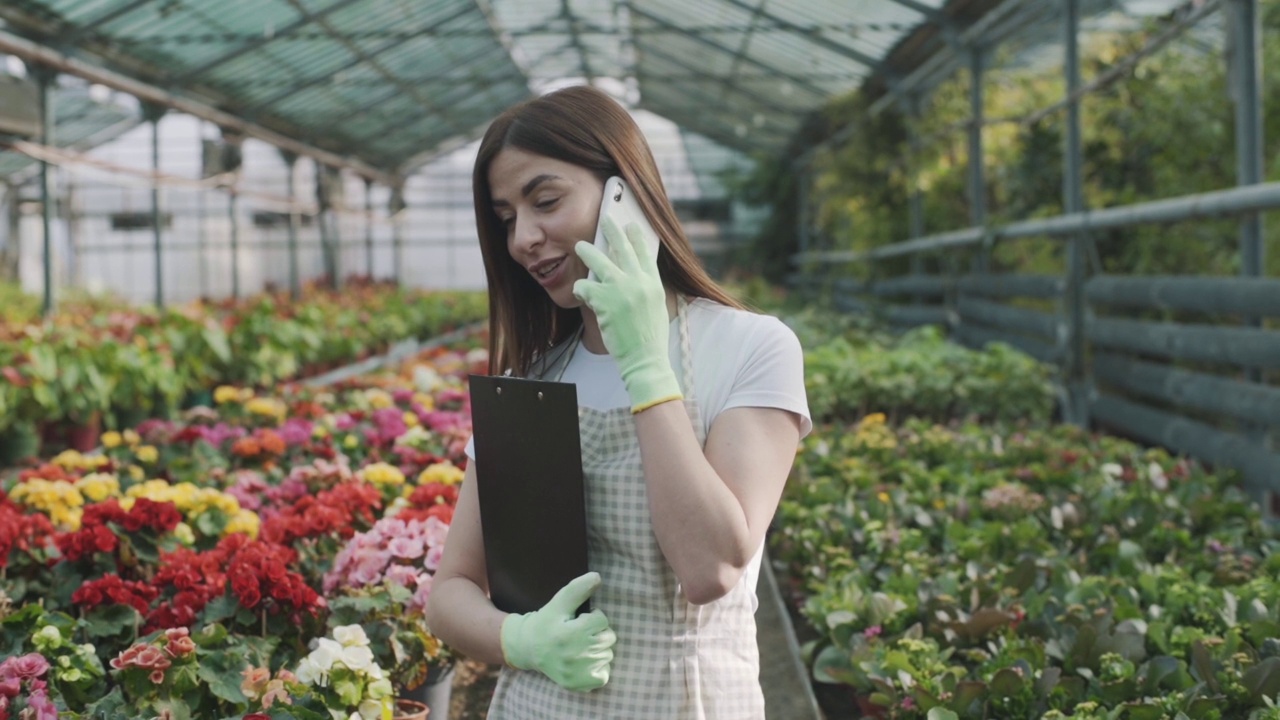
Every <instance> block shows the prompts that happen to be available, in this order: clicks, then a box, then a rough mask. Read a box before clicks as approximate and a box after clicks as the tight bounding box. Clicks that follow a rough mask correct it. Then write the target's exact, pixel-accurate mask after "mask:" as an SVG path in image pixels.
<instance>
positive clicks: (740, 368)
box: [466, 298, 813, 590]
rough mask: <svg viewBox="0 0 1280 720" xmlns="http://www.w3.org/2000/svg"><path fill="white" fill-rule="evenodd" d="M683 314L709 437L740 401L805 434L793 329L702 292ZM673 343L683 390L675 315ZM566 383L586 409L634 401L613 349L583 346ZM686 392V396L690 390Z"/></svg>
mask: <svg viewBox="0 0 1280 720" xmlns="http://www.w3.org/2000/svg"><path fill="white" fill-rule="evenodd" d="M686 312H687V313H688V317H689V340H690V343H691V344H692V346H693V347H692V350H693V352H692V354H693V385H694V387H693V397H694V399H695V400H697V403H698V409H699V411H700V413H701V415H702V422H703V428H702V429H703V432H704V437H705V434H706V433H709V432H710V430H711V425H712V423H714V422H715V419H716V418H717V417H718V416H719V415H720V413H722V412H724V411H725V410H729V409H731V408H736V407H766V408H778V409H781V410H786V411H788V412H792V413H795V414H796V415H797V416H799V418H800V437H802V438H803V437H804V436H806V435H808V434H809V432H810V431H811V430H812V429H813V421H812V419H811V418H810V416H809V402H808V398H807V396H806V395H805V389H804V353H803V351H802V350H801V348H800V341H799V339H797V338H796V334H795V332H793V331H792V330H791V328H789V327H787V326H786V325H785V324H784V323H783V322H782V321H781V320H778V319H777V318H775V317H773V316H770V315H760V314H757V313H753V312H749V311H746V310H738V309H737V308H731V307H729V306H727V305H721V304H719V303H717V302H714V301H712V300H707V299H703V298H698V299H695V300H693V301H692V302H690V303H689V305H688V308H687V310H686ZM668 348H669V352H670V357H671V367H672V368H673V369H674V370H675V372H676V375H677V377H680V382H681V387H682V388H683V387H684V377H683V371H682V365H681V361H680V323H679V320H678V319H676V320H672V321H671V335H670V339H669V342H668ZM552 352H553V353H554V352H556V351H555V350H553V351H552ZM548 379H552V378H548ZM561 381H563V382H571V383H574V384H575V385H577V393H578V404H580V405H583V406H585V407H590V408H593V409H596V410H613V409H616V408H624V407H631V399H630V397H629V396H628V395H627V388H626V386H625V385H623V383H622V375H621V374H620V373H619V371H618V363H617V362H616V361H615V360H614V359H613V356H612V355H607V354H606V355H596V354H594V353H592V352H590V351H589V350H587V349H586V348H584V347H582V345H581V344H578V346H577V348H576V350H575V351H574V354H573V358H571V359H570V360H569V365H568V367H566V368H565V371H564V376H563V377H562V378H561ZM685 392H686V394H688V389H687V388H685ZM466 453H467V457H469V458H471V459H472V460H474V459H475V445H474V440H468V441H467V448H466ZM762 552H763V546H762V547H761V548H759V549H758V550H757V551H756V553H755V556H754V557H753V558H752V560H751V563H750V565H749V566H748V567H747V570H746V572H745V573H744V576H743V579H742V581H743V582H745V583H747V585H748V587H750V588H752V589H753V590H754V588H755V586H756V579H757V578H758V576H759V572H760V560H761V557H762Z"/></svg>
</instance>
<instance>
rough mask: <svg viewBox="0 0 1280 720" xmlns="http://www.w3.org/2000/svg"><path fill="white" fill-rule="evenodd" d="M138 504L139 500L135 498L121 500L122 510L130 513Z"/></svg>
mask: <svg viewBox="0 0 1280 720" xmlns="http://www.w3.org/2000/svg"><path fill="white" fill-rule="evenodd" d="M136 502H138V498H135V497H126V498H120V509H121V510H124V511H125V512H128V511H130V510H132V509H133V505H134V503H136Z"/></svg>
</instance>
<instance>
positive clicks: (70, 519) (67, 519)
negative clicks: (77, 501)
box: [54, 508, 84, 532]
mask: <svg viewBox="0 0 1280 720" xmlns="http://www.w3.org/2000/svg"><path fill="white" fill-rule="evenodd" d="M58 516H59V517H58V518H57V519H54V522H58V521H59V520H61V522H62V524H63V525H66V526H67V528H68V529H69V530H71V531H72V532H74V531H76V530H79V529H80V521H81V519H83V517H84V508H68V509H67V510H66V511H65V512H60V513H58Z"/></svg>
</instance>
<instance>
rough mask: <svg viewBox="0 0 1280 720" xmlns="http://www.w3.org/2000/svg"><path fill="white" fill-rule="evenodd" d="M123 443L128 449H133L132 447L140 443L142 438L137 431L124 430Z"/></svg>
mask: <svg viewBox="0 0 1280 720" xmlns="http://www.w3.org/2000/svg"><path fill="white" fill-rule="evenodd" d="M124 442H125V444H126V445H128V446H129V447H133V446H134V445H137V444H138V443H140V442H142V436H141V435H139V434H138V431H137V430H125V431H124Z"/></svg>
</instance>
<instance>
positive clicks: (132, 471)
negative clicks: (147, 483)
mask: <svg viewBox="0 0 1280 720" xmlns="http://www.w3.org/2000/svg"><path fill="white" fill-rule="evenodd" d="M146 476H147V474H146V473H145V472H144V471H143V470H142V468H140V467H138V466H137V465H130V466H129V477H131V478H133V479H134V480H138V481H140V480H142V479H143V478H144V477H146Z"/></svg>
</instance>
